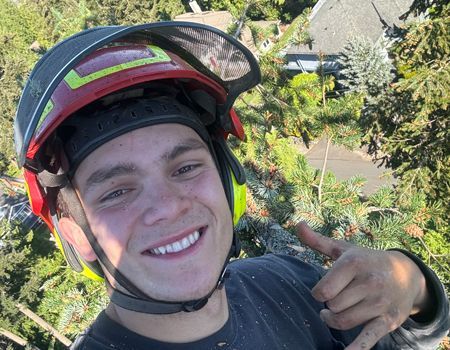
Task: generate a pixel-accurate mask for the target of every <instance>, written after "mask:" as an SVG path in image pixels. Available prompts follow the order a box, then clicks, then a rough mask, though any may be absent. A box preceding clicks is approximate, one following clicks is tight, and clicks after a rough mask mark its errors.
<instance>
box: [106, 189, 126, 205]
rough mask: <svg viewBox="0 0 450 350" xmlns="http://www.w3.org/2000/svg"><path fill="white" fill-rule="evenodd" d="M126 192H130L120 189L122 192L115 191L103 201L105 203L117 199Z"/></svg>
mask: <svg viewBox="0 0 450 350" xmlns="http://www.w3.org/2000/svg"><path fill="white" fill-rule="evenodd" d="M126 192H128V190H125V189H120V190H116V191H113V192H111V193H108V194H107V195H106V196H104V197H103V198H102V199H101V201H102V202H105V201H108V200H113V199H116V198H118V197H120V196H122V195H124V194H125V193H126Z"/></svg>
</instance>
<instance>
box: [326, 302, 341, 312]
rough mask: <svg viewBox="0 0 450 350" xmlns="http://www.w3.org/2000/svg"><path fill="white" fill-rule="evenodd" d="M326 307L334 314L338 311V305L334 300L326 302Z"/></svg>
mask: <svg viewBox="0 0 450 350" xmlns="http://www.w3.org/2000/svg"><path fill="white" fill-rule="evenodd" d="M327 307H328V309H329V310H330V311H332V312H334V313H336V312H339V311H340V308H339V304H338V303H337V302H336V301H334V300H331V301H329V302H327Z"/></svg>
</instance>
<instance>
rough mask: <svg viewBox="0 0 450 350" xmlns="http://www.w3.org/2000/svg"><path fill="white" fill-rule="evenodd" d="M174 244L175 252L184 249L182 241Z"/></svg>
mask: <svg viewBox="0 0 450 350" xmlns="http://www.w3.org/2000/svg"><path fill="white" fill-rule="evenodd" d="M172 246H173V251H174V252H175V253H176V252H179V251H180V250H183V247H182V246H181V244H180V242H175V243H172Z"/></svg>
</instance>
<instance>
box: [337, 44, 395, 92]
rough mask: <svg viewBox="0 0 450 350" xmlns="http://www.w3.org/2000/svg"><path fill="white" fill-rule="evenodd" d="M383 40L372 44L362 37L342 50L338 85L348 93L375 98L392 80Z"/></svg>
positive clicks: (339, 60) (339, 61) (390, 67)
mask: <svg viewBox="0 0 450 350" xmlns="http://www.w3.org/2000/svg"><path fill="white" fill-rule="evenodd" d="M386 50H387V49H386V47H385V44H384V40H383V41H381V42H379V43H377V44H375V45H374V44H372V43H371V42H370V41H369V40H367V39H365V38H363V37H354V38H353V39H351V40H350V41H349V42H348V43H347V44H346V45H345V47H344V49H343V50H342V52H341V54H340V57H339V59H338V63H339V64H340V65H341V70H340V71H339V83H340V84H342V85H343V86H344V87H346V88H348V89H349V90H350V91H356V92H362V93H364V94H368V95H369V96H376V95H377V94H378V93H380V92H381V91H383V90H384V89H386V87H387V86H388V84H389V83H390V82H391V80H392V75H391V70H392V69H393V67H392V64H391V63H390V61H389V59H388V57H387V51H386Z"/></svg>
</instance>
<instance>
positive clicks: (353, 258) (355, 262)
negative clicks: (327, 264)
mask: <svg viewBox="0 0 450 350" xmlns="http://www.w3.org/2000/svg"><path fill="white" fill-rule="evenodd" d="M344 258H345V263H346V264H347V265H349V266H353V267H358V266H361V265H362V263H363V260H364V259H363V257H362V256H361V255H359V254H348V255H346V256H345V257H344Z"/></svg>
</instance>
